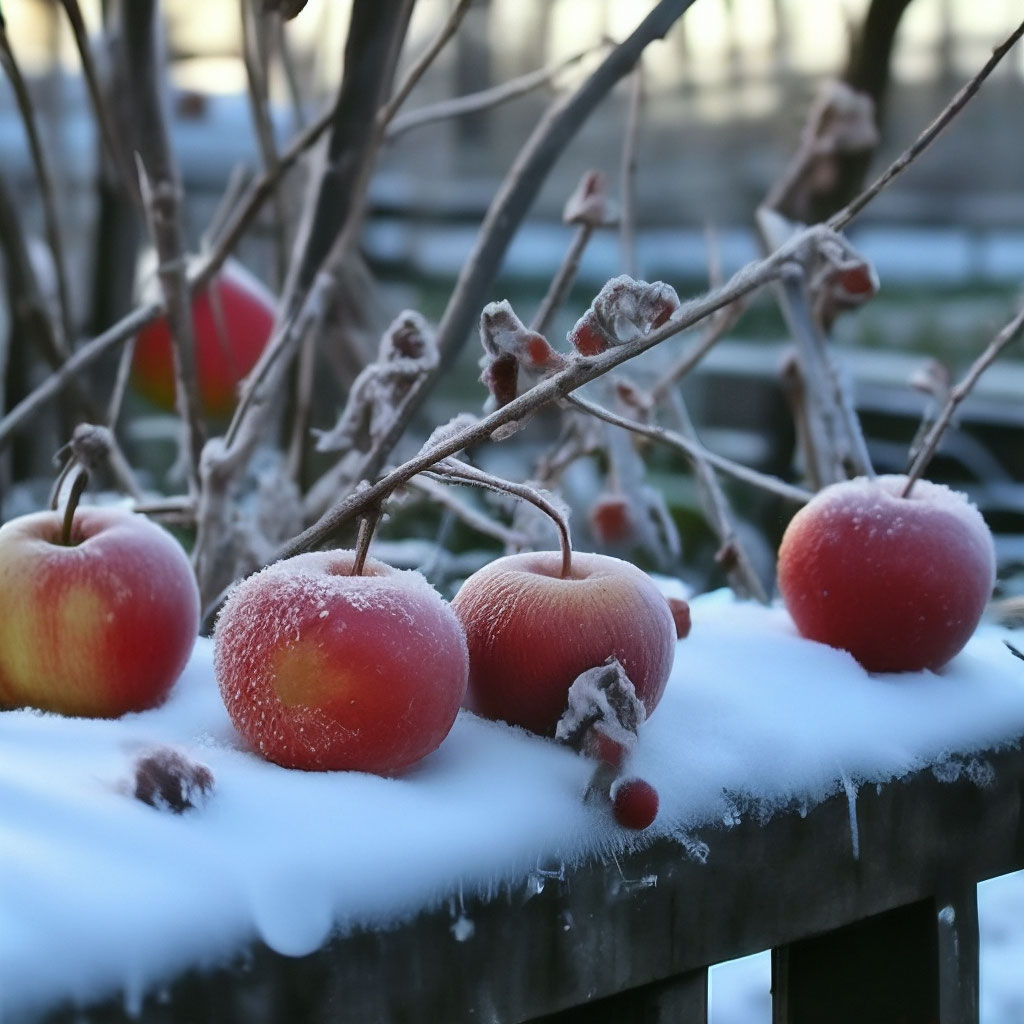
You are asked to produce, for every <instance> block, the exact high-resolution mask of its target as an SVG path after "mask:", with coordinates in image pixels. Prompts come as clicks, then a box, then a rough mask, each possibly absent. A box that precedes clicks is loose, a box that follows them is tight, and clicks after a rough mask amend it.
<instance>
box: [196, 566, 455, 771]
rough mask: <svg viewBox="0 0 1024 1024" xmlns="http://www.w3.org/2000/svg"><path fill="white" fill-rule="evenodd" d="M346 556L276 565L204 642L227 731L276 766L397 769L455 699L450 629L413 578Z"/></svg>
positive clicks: (423, 749) (415, 755)
mask: <svg viewBox="0 0 1024 1024" xmlns="http://www.w3.org/2000/svg"><path fill="white" fill-rule="evenodd" d="M354 559H355V555H354V553H353V552H351V551H318V552H308V553H306V554H301V555H296V556H294V557H293V558H288V559H284V560H282V561H280V562H276V563H274V564H273V565H271V566H268V567H267V568H266V569H263V570H262V571H261V572H258V573H256V574H255V575H253V576H250V577H248V579H245V580H243V581H242V582H241V583H240V584H238V585H237V586H236V587H235V589H234V590H233V591H232V593H231V594H230V596H229V597H228V600H227V602H226V603H225V605H224V608H223V610H222V611H221V613H220V616H219V617H218V620H217V626H216V630H215V633H214V639H215V647H214V667H215V670H216V675H217V682H218V684H219V686H220V692H221V696H222V697H223V699H224V704H225V706H226V707H227V710H228V714H229V715H230V716H231V720H232V721H233V722H234V724H235V727H236V728H237V729H238V731H239V732H240V733H241V734H242V735H243V736H244V737H245V739H246V740H247V741H248V742H249V743H250V744H251V745H252V746H253V747H254V748H255V749H256V750H258V751H259V752H260V753H261V754H262V755H263V756H264V757H266V758H268V759H269V760H271V761H274V762H275V763H277V764H280V765H283V766H285V767H288V768H305V769H312V770H342V769H352V770H356V771H366V772H377V773H379V774H384V775H390V774H394V773H397V772H400V771H402V770H403V769H404V768H407V767H408V766H409V765H411V764H413V763H414V762H416V761H418V760H420V758H422V757H425V756H426V755H427V754H429V753H430V752H431V751H432V750H434V749H436V748H437V747H438V746H439V745H440V743H441V741H442V740H443V739H444V738H445V736H447V735H448V732H449V730H450V729H451V727H452V724H453V722H454V721H455V716H456V714H457V713H458V710H459V706H460V704H461V703H462V698H463V695H464V694H465V691H466V675H467V672H468V661H467V653H466V640H465V637H464V636H463V633H462V627H461V626H460V625H459V622H458V620H457V619H456V618H455V615H454V613H453V612H452V610H451V608H450V606H449V605H448V604H446V603H445V602H444V601H443V600H442V598H441V597H440V595H439V594H438V593H437V591H436V590H434V588H433V587H431V586H430V584H429V583H428V582H427V581H426V579H425V578H424V577H423V576H422V575H420V574H419V573H417V572H413V571H410V570H401V569H394V568H392V567H391V566H389V565H385V564H384V563H383V562H379V561H377V560H375V559H372V558H370V559H367V560H366V563H365V565H364V566H363V570H362V573H361V574H360V575H353V564H354Z"/></svg>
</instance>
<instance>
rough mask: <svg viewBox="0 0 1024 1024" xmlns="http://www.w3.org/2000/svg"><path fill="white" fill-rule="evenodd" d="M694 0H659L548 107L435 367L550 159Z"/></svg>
mask: <svg viewBox="0 0 1024 1024" xmlns="http://www.w3.org/2000/svg"><path fill="white" fill-rule="evenodd" d="M693 3H694V0H659V3H658V4H657V5H656V6H655V7H654V8H653V10H651V12H650V13H649V14H648V15H647V17H645V18H644V19H643V21H641V22H640V24H639V25H638V26H637V27H636V28H635V29H634V30H633V32H632V33H631V34H630V35H629V36H628V37H627V38H626V39H625V40H623V42H621V43H619V44H618V45H617V46H616V47H615V48H614V49H613V50H612V51H611V52H610V53H609V54H608V55H607V56H606V57H605V58H604V60H603V61H602V62H601V63H600V65H599V66H598V67H597V68H596V69H595V70H594V71H593V72H592V73H591V75H590V76H589V77H588V78H587V79H586V81H585V82H583V84H582V85H581V86H580V87H579V88H578V89H577V90H576V91H575V92H573V93H571V94H570V95H569V96H567V97H566V98H565V99H564V100H562V101H561V102H558V103H556V104H555V106H554V107H553V108H552V109H551V110H549V111H548V113H547V114H546V115H545V117H543V118H542V119H541V121H540V123H539V124H538V125H537V127H536V129H535V130H534V132H533V133H532V134H531V136H530V138H529V139H528V140H527V142H526V144H525V145H524V146H523V148H522V150H521V151H520V153H519V155H518V157H517V158H516V160H515V162H514V163H513V165H512V167H511V168H510V169H509V172H508V174H507V176H506V177H505V180H504V181H503V182H502V184H501V186H500V187H499V189H498V191H497V193H496V194H495V196H494V199H493V200H492V202H491V205H490V207H489V208H488V210H487V214H486V216H485V217H484V221H483V224H482V225H481V226H480V231H479V233H478V235H477V240H476V244H475V245H474V247H473V251H472V253H470V255H469V258H468V259H467V260H466V262H465V263H464V264H463V270H462V273H461V274H460V275H459V279H458V281H457V282H456V284H455V287H454V289H453V290H452V294H451V297H450V299H449V301H448V305H447V307H446V308H445V311H444V314H443V316H442V318H441V322H440V324H439V325H438V331H437V341H438V347H439V349H440V351H441V366H442V368H444V367H447V366H448V365H450V364H451V362H452V361H454V359H455V357H456V356H457V355H458V352H459V350H460V349H461V348H462V345H463V344H464V342H465V340H466V338H467V336H468V334H469V330H470V327H471V325H472V323H473V320H474V318H475V317H476V316H477V314H478V312H479V310H480V309H481V308H482V307H483V306H484V304H485V302H486V297H487V291H488V289H489V288H490V286H491V282H492V281H493V280H494V278H495V276H496V274H497V272H498V269H499V267H500V266H501V263H502V260H503V259H504V256H505V252H506V250H507V248H508V245H509V243H510V241H511V239H512V236H513V235H514V234H515V232H516V230H517V228H518V227H519V224H520V223H521V222H522V220H523V218H524V217H525V216H526V213H527V211H528V210H529V208H530V206H531V205H532V204H533V201H534V199H535V198H536V196H537V193H538V192H539V191H540V188H541V185H542V184H543V183H544V181H545V180H546V179H547V176H548V173H549V172H550V170H551V168H552V167H553V166H554V163H555V161H556V160H557V159H558V157H559V156H561V154H562V152H563V151H564V150H565V148H566V146H567V145H568V144H569V142H570V141H571V140H572V138H573V137H574V136H575V134H576V132H577V131H578V130H579V128H580V126H581V125H582V124H583V123H584V121H586V119H587V118H588V117H589V116H590V114H591V113H592V112H593V111H594V110H595V109H596V107H597V106H598V104H599V103H600V102H601V101H602V100H603V99H604V97H605V96H606V95H607V93H608V92H609V90H610V89H611V88H612V86H614V85H615V83H616V82H618V81H619V80H620V79H621V78H623V77H625V76H626V75H628V74H629V72H630V71H632V69H633V68H634V67H635V66H636V62H637V61H638V60H639V59H640V56H641V54H642V53H643V51H644V50H645V49H646V47H647V46H648V44H650V43H651V42H653V41H654V40H655V39H659V38H661V37H662V36H664V35H665V34H666V33H667V32H668V30H669V29H670V28H671V27H672V26H673V25H674V24H675V22H676V21H677V20H678V19H679V18H680V17H681V16H682V15H683V14H684V13H685V12H686V11H687V10H688V9H689V7H690V6H692V4H693Z"/></svg>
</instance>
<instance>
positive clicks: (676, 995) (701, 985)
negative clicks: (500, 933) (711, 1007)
mask: <svg viewBox="0 0 1024 1024" xmlns="http://www.w3.org/2000/svg"><path fill="white" fill-rule="evenodd" d="M707 1020H708V972H707V968H702V969H701V970H697V971H689V972H688V973H686V974H681V975H677V976H676V977H673V978H667V979H666V980H664V981H658V982H654V983H653V984H651V985H641V986H640V987H639V988H632V989H627V990H626V991H625V992H620V993H618V995H614V996H606V997H605V998H604V999H595V1000H593V1001H592V1002H588V1003H583V1004H582V1005H581V1006H574V1007H571V1008H570V1009H568V1010H562V1011H561V1012H559V1013H553V1014H548V1015H545V1016H544V1017H538V1018H536V1019H535V1020H534V1021H533V1022H531V1024H707Z"/></svg>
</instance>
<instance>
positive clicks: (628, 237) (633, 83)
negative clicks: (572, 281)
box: [619, 61, 644, 277]
mask: <svg viewBox="0 0 1024 1024" xmlns="http://www.w3.org/2000/svg"><path fill="white" fill-rule="evenodd" d="M643 69H644V66H643V61H638V62H637V65H636V69H635V70H634V71H633V74H632V75H631V76H630V87H629V109H628V111H627V113H626V130H625V131H624V132H623V135H622V162H621V165H620V175H619V178H620V180H619V243H620V246H621V250H622V272H623V273H624V274H628V275H629V276H630V277H636V164H637V136H638V134H639V130H640V112H641V108H642V107H643V99H644V70H643Z"/></svg>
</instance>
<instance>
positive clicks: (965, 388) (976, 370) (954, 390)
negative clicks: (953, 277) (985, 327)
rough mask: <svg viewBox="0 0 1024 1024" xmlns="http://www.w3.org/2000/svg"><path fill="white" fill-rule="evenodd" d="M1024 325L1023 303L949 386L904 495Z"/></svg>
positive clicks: (909, 490) (918, 455) (911, 469)
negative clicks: (957, 414)
mask: <svg viewBox="0 0 1024 1024" xmlns="http://www.w3.org/2000/svg"><path fill="white" fill-rule="evenodd" d="M1022 328H1024V305H1022V306H1021V308H1020V309H1019V310H1018V311H1017V313H1016V315H1015V316H1014V317H1013V318H1012V319H1011V320H1010V321H1009V322H1008V323H1007V324H1005V325H1004V327H1003V328H1002V330H1001V331H1000V332H999V333H998V334H997V335H996V336H995V337H994V338H993V339H992V341H991V342H989V344H988V346H987V347H986V348H985V351H984V352H982V353H981V355H980V356H978V358H977V359H976V360H975V361H974V362H973V363H972V364H971V366H970V369H968V371H967V373H966V374H965V375H964V377H963V379H962V380H961V381H959V382H958V383H957V384H955V385H954V386H953V387H951V388H950V389H949V397H948V398H947V399H946V403H945V405H944V406H943V407H942V411H941V412H940V413H939V415H938V416H937V417H936V418H935V423H934V424H932V428H931V430H929V431H928V434H927V436H926V437H925V439H924V440H923V441H922V442H921V447H920V449H919V450H918V453H917V456H916V458H915V459H914V461H913V463H912V464H911V467H910V469H909V470H908V472H907V482H906V484H905V486H904V488H903V497H904V498H906V497H908V496H909V495H910V492H911V491H912V490H913V488H914V484H915V483H916V482H917V481H918V480H919V479H920V477H921V474H922V473H923V472H924V471H925V469H926V468H927V466H928V463H929V462H931V460H932V457H933V456H934V455H935V453H936V451H938V448H939V443H940V442H941V440H942V436H943V434H945V432H946V429H947V428H948V427H949V425H950V423H951V422H952V421H953V416H954V414H955V413H956V410H957V408H958V407H959V405H960V403H961V402H962V401H963V400H964V399H965V398H966V397H967V396H968V395H969V394H970V393H971V391H972V390H973V389H974V386H975V385H976V384H977V383H978V380H979V378H980V377H981V375H982V374H983V373H984V372H985V371H986V370H987V369H988V368H989V367H990V366H991V365H992V364H993V363H994V362H995V361H996V359H997V358H998V357H999V355H1000V353H1001V352H1002V351H1003V349H1005V348H1006V346H1007V345H1009V344H1010V342H1012V341H1013V340H1014V339H1015V338H1016V337H1017V335H1018V334H1019V333H1020V331H1021V329H1022Z"/></svg>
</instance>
